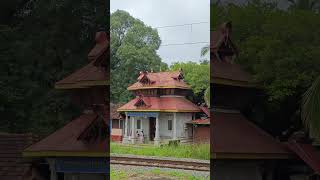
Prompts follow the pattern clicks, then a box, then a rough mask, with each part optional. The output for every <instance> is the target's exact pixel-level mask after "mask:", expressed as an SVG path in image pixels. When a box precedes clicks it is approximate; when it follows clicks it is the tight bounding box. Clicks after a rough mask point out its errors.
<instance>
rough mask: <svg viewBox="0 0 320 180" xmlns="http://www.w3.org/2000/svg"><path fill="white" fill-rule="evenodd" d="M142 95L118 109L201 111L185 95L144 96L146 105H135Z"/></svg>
mask: <svg viewBox="0 0 320 180" xmlns="http://www.w3.org/2000/svg"><path fill="white" fill-rule="evenodd" d="M139 100H141V97H136V98H135V99H133V100H131V101H130V102H128V103H127V104H125V105H123V106H121V107H120V108H119V109H118V111H142V110H144V111H146V110H147V111H174V112H200V111H201V110H200V108H199V107H198V106H196V105H195V104H193V103H192V102H191V101H189V100H187V99H186V98H184V97H142V100H143V101H144V103H145V104H146V106H142V107H140V106H138V107H137V106H135V104H136V103H137V101H139Z"/></svg>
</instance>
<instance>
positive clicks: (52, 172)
mask: <svg viewBox="0 0 320 180" xmlns="http://www.w3.org/2000/svg"><path fill="white" fill-rule="evenodd" d="M47 162H48V163H49V167H50V180H57V173H56V168H55V159H51V158H50V159H47Z"/></svg>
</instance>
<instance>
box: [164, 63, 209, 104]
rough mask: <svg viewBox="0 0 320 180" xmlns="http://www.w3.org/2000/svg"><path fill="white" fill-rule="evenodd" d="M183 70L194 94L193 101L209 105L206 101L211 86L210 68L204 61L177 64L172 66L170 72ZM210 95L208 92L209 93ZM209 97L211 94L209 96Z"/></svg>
mask: <svg viewBox="0 0 320 180" xmlns="http://www.w3.org/2000/svg"><path fill="white" fill-rule="evenodd" d="M179 69H182V71H183V74H184V80H185V81H186V82H187V83H188V84H189V85H190V86H191V88H192V91H193V93H194V97H193V101H194V102H195V103H198V104H200V103H208V102H209V101H208V100H207V101H205V92H206V89H208V88H209V86H210V66H209V63H208V62H206V61H204V62H201V63H196V62H191V61H189V62H175V63H173V64H172V65H171V66H170V70H172V71H177V70H179ZM207 93H208V91H207ZM207 96H209V94H207ZM209 99H210V98H209Z"/></svg>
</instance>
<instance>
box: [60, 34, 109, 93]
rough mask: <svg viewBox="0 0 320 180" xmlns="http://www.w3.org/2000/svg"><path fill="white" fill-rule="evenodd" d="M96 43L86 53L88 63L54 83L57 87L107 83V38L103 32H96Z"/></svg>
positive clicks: (69, 87)
mask: <svg viewBox="0 0 320 180" xmlns="http://www.w3.org/2000/svg"><path fill="white" fill-rule="evenodd" d="M95 40H96V45H95V46H94V48H93V49H92V50H91V51H90V53H89V54H88V59H89V62H90V63H89V64H88V65H86V66H84V67H83V68H81V69H79V70H77V71H75V72H74V73H72V74H71V75H69V76H67V77H66V78H64V79H62V80H60V81H58V82H57V83H56V84H55V88H57V89H73V88H86V87H90V86H106V85H107V83H108V82H107V81H108V79H107V70H106V68H107V67H106V66H107V62H106V59H105V58H103V57H105V56H107V54H108V48H109V40H108V38H107V34H106V33H105V32H97V33H96V39H95Z"/></svg>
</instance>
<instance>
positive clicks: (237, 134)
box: [210, 112, 290, 154]
mask: <svg viewBox="0 0 320 180" xmlns="http://www.w3.org/2000/svg"><path fill="white" fill-rule="evenodd" d="M212 116H213V118H212V122H211V127H210V128H211V131H212V133H213V134H211V136H212V138H213V139H212V141H211V142H212V151H213V152H214V153H236V154H241V153H243V154H290V152H289V151H288V150H287V149H286V148H285V146H283V145H282V144H281V143H280V142H277V141H276V140H275V139H274V138H273V137H272V136H271V135H269V134H267V133H266V132H264V131H263V130H262V129H260V128H258V127H257V126H255V125H254V124H253V123H251V122H250V121H248V120H247V119H246V118H245V117H244V116H243V115H241V114H240V113H224V112H213V115H212Z"/></svg>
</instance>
